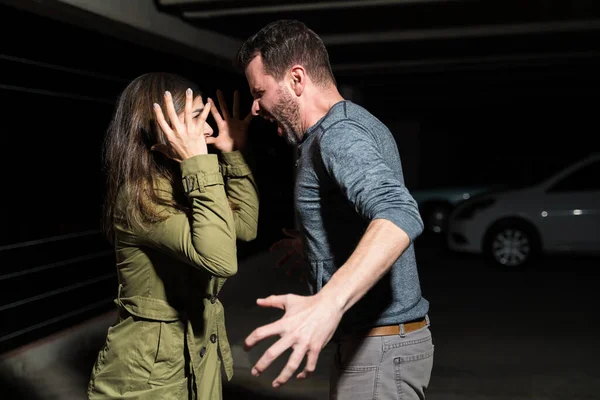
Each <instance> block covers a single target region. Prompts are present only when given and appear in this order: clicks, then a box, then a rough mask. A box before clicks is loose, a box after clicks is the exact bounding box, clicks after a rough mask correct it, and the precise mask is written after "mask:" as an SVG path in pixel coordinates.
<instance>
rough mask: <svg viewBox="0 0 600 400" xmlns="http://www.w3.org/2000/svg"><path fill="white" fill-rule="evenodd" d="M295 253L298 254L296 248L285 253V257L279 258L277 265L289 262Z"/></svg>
mask: <svg viewBox="0 0 600 400" xmlns="http://www.w3.org/2000/svg"><path fill="white" fill-rule="evenodd" d="M295 254H296V252H295V251H294V250H290V251H288V252H287V253H285V255H284V256H283V257H281V258H280V259H279V261H277V267H278V268H279V267H281V266H282V265H283V264H285V263H286V262H288V261H289V259H290V258H292V257H293V256H294V255H295Z"/></svg>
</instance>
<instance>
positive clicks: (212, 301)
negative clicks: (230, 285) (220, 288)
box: [210, 296, 217, 304]
mask: <svg viewBox="0 0 600 400" xmlns="http://www.w3.org/2000/svg"><path fill="white" fill-rule="evenodd" d="M210 302H211V303H212V304H215V303H216V302H217V296H212V297H211V298H210Z"/></svg>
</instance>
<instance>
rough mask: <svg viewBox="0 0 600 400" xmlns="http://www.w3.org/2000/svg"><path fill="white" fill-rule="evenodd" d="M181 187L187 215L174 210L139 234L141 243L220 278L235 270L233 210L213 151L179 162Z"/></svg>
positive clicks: (231, 273) (235, 252)
mask: <svg viewBox="0 0 600 400" xmlns="http://www.w3.org/2000/svg"><path fill="white" fill-rule="evenodd" d="M181 172H182V178H183V186H184V189H185V191H186V193H187V197H188V201H189V203H190V206H191V214H190V215H189V216H188V215H186V214H185V213H182V212H173V213H171V215H170V216H169V217H168V218H167V219H166V220H164V221H162V222H159V223H156V224H154V225H152V226H151V228H150V229H149V230H147V231H145V232H142V233H139V237H140V240H141V241H142V244H144V245H147V246H149V247H151V248H154V249H156V250H159V251H161V252H164V253H166V254H168V255H170V256H171V257H173V258H175V259H178V260H180V261H183V262H185V263H188V264H191V265H192V266H194V267H197V268H200V269H204V270H206V271H208V272H209V273H211V274H213V275H216V276H219V277H224V278H227V277H230V276H232V275H234V274H235V273H236V272H237V251H236V235H235V224H234V220H233V213H232V211H231V208H230V206H229V203H228V200H227V196H226V194H225V189H224V182H223V177H222V175H221V172H220V171H219V163H218V158H217V156H216V155H215V154H205V155H198V156H194V157H191V158H189V159H186V160H184V161H183V162H182V163H181Z"/></svg>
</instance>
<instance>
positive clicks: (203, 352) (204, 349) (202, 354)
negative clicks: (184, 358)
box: [200, 347, 206, 357]
mask: <svg viewBox="0 0 600 400" xmlns="http://www.w3.org/2000/svg"><path fill="white" fill-rule="evenodd" d="M204 354H206V347H203V348H202V349H200V357H204Z"/></svg>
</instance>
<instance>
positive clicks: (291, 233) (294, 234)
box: [281, 228, 300, 238]
mask: <svg viewBox="0 0 600 400" xmlns="http://www.w3.org/2000/svg"><path fill="white" fill-rule="evenodd" d="M281 231H282V232H283V233H284V234H285V235H288V236H289V237H293V238H299V237H300V231H298V230H296V229H290V228H283V229H282V230H281Z"/></svg>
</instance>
